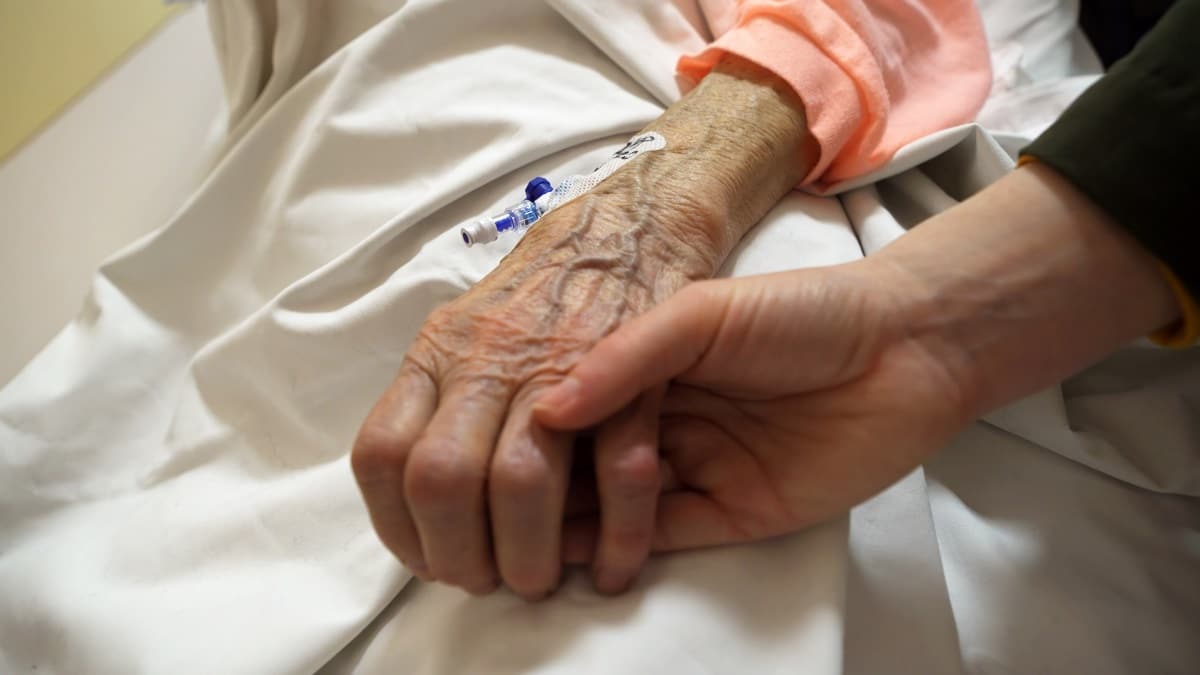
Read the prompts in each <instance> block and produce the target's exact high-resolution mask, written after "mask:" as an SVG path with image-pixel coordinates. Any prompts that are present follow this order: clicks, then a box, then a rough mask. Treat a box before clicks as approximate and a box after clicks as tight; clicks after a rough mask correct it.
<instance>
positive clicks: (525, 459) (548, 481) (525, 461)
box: [490, 455, 553, 498]
mask: <svg viewBox="0 0 1200 675" xmlns="http://www.w3.org/2000/svg"><path fill="white" fill-rule="evenodd" d="M490 478H491V485H492V490H493V492H494V494H496V495H498V496H500V497H521V498H530V497H544V496H549V494H550V489H551V487H552V481H553V474H552V472H551V470H550V467H549V466H548V465H547V464H546V461H545V460H544V459H542V458H540V457H536V456H532V455H525V456H520V457H512V456H498V457H497V458H496V460H495V464H494V466H493V467H492V475H491V477H490Z"/></svg>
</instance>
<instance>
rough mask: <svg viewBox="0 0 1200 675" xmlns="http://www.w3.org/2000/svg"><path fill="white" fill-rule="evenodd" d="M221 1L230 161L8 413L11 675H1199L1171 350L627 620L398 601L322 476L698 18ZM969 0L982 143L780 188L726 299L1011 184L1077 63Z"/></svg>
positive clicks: (633, 608)
mask: <svg viewBox="0 0 1200 675" xmlns="http://www.w3.org/2000/svg"><path fill="white" fill-rule="evenodd" d="M213 5H214V7H213V9H214V11H215V13H217V15H218V19H221V18H224V19H225V22H224V23H222V22H220V21H218V24H217V26H216V32H217V38H218V40H217V44H218V47H219V50H220V53H221V54H222V55H223V67H224V69H225V75H226V80H227V91H228V92H229V93H230V95H231V101H232V102H231V109H232V110H233V111H234V115H235V119H234V124H232V125H231V127H232V128H233V129H234V133H233V137H232V140H231V143H230V147H229V150H228V151H227V153H226V155H225V157H224V159H223V160H222V162H221V163H220V165H219V166H218V167H217V168H216V169H215V170H214V172H213V173H212V175H211V176H210V177H209V179H208V181H207V182H206V183H205V184H204V185H203V186H202V187H201V189H200V190H199V191H198V192H197V194H196V195H195V197H194V198H193V199H192V200H191V202H190V203H189V204H188V205H187V206H186V207H185V208H184V209H183V211H182V212H180V213H179V214H178V216H177V217H175V218H174V219H173V220H172V221H171V222H169V223H168V224H167V225H166V226H165V227H164V228H163V229H162V230H161V231H160V232H158V233H157V234H156V235H155V236H154V237H153V238H151V239H149V240H147V241H144V242H141V243H139V244H138V245H136V246H134V247H133V248H131V249H130V250H128V251H126V252H125V253H123V254H122V255H120V256H118V257H117V258H115V259H113V260H112V261H110V262H109V263H108V264H106V265H105V266H104V268H102V270H101V271H100V273H99V274H98V276H97V278H96V281H95V285H94V287H93V291H92V294H91V296H90V298H89V302H88V304H87V306H86V307H85V309H84V311H83V312H82V313H81V315H80V316H79V317H78V318H77V319H76V321H74V322H73V323H72V324H71V325H70V326H68V327H67V328H66V329H65V330H64V331H63V333H62V334H60V336H59V337H58V338H57V339H56V340H55V341H54V343H52V344H51V345H50V346H49V347H48V348H47V349H46V350H45V351H44V352H43V353H42V354H41V355H40V356H39V357H38V358H37V359H35V360H34V362H33V363H31V364H30V366H29V367H27V368H26V369H25V370H24V371H23V372H22V373H21V374H20V375H19V376H18V377H17V378H16V379H15V380H14V381H13V382H12V383H11V384H10V385H9V386H8V387H6V388H5V389H4V390H2V391H0V461H3V466H4V469H3V472H2V473H0V515H2V521H0V522H2V523H3V525H0V551H2V553H0V596H3V598H4V602H3V603H0V648H2V654H0V670H4V671H18V672H21V671H28V670H30V669H31V668H33V667H35V666H36V667H37V668H38V672H88V673H107V672H113V673H131V672H154V673H157V672H171V673H187V672H197V673H210V672H221V673H238V672H245V673H275V672H278V673H291V672H312V671H314V670H317V669H319V668H321V667H322V665H323V664H326V665H327V668H326V670H327V672H404V673H476V672H496V673H524V672H538V673H559V672H562V673H566V672H570V673H576V672H595V673H611V672H662V671H670V672H697V673H709V672H712V673H735V672H736V673H744V672H754V673H760V672H762V673H771V672H798V671H799V672H811V673H817V674H820V673H835V672H849V673H901V672H912V673H954V672H971V673H1007V672H1013V673H1025V672H1038V671H1042V672H1064V671H1070V672H1089V673H1108V672H1112V673H1119V672H1135V671H1142V672H1180V673H1182V672H1189V667H1190V666H1191V665H1194V664H1195V663H1197V662H1200V652H1198V649H1200V648H1198V647H1197V644H1196V641H1195V640H1194V639H1191V636H1194V635H1195V633H1196V629H1197V627H1198V626H1197V622H1198V621H1200V589H1198V588H1197V586H1200V584H1197V583H1195V580H1196V579H1197V577H1196V575H1195V574H1194V570H1195V569H1196V562H1197V560H1198V559H1200V546H1198V545H1197V543H1196V542H1197V537H1198V536H1200V535H1197V532H1198V531H1200V515H1198V511H1197V507H1196V502H1195V500H1194V497H1195V496H1196V495H1197V494H1198V493H1200V468H1198V467H1197V460H1196V455H1197V453H1196V448H1197V447H1198V446H1200V442H1198V441H1200V437H1198V432H1197V426H1198V425H1197V416H1196V410H1195V401H1196V400H1197V396H1200V392H1197V385H1196V382H1197V381H1198V380H1200V378H1198V377H1197V375H1198V374H1200V373H1198V370H1200V361H1198V359H1197V354H1196V352H1195V351H1194V350H1193V351H1191V352H1184V353H1166V352H1160V351H1157V350H1152V349H1149V348H1146V347H1145V346H1134V347H1131V348H1130V349H1129V350H1126V351H1124V352H1122V353H1121V354H1119V355H1118V356H1117V357H1114V358H1113V359H1110V360H1109V361H1108V362H1106V363H1105V364H1102V365H1101V366H1100V367H1098V368H1096V369H1093V370H1092V371H1089V373H1086V374H1085V375H1083V376H1081V377H1079V378H1075V379H1073V380H1071V381H1069V382H1068V383H1067V384H1066V385H1064V386H1063V387H1062V388H1059V389H1056V390H1054V391H1050V392H1046V393H1045V394H1043V395H1040V396H1039V397H1034V398H1033V399H1031V400H1029V401H1025V402H1022V403H1021V404H1018V405H1016V406H1013V407H1012V408H1010V409H1007V410H1005V411H1001V412H1000V413H998V414H997V415H994V416H993V417H992V418H990V423H981V424H978V425H976V426H975V427H973V428H972V429H971V430H969V431H968V432H966V433H965V434H964V435H963V436H962V437H961V438H960V439H959V440H957V441H956V442H955V443H954V444H953V446H952V447H951V448H949V449H948V450H947V451H946V452H944V453H943V454H942V455H941V456H939V458H938V459H936V460H935V461H934V462H932V463H930V465H928V466H927V467H925V468H924V469H923V470H921V471H918V472H916V473H914V474H913V475H912V476H910V477H908V478H907V479H905V481H903V482H902V483H900V484H899V485H897V486H896V487H895V488H893V489H892V490H890V491H888V492H887V493H885V494H884V495H882V496H881V497H880V498H878V499H876V500H874V501H873V502H871V503H870V504H868V505H866V506H864V507H863V508H860V509H858V510H856V512H855V513H854V515H853V516H852V517H851V518H850V519H849V524H848V526H847V523H846V522H842V523H835V524H831V525H829V526H826V527H823V528H818V529H817V530H814V531H812V532H807V533H803V534H801V535H797V536H794V537H789V538H785V539H782V540H779V541H775V542H769V543H764V544H759V545H755V546H746V547H739V548H730V549H722V550H714V551H704V552H697V553H690V554H683V555H676V556H670V557H667V558H663V559H661V560H658V561H656V562H655V563H654V564H653V565H652V566H651V568H650V569H649V570H648V572H647V574H646V577H645V579H644V580H643V582H642V584H641V585H640V586H639V588H638V590H637V591H636V593H634V594H633V595H630V596H628V597H625V598H622V599H619V600H615V601H614V600H605V599H600V598H597V597H595V596H593V595H592V594H591V593H590V592H589V591H588V590H587V588H586V584H585V583H584V582H583V580H581V579H579V578H573V579H571V580H569V581H568V583H567V586H566V587H565V588H564V591H563V593H561V594H560V595H559V596H556V597H555V598H554V599H552V600H550V601H548V602H546V603H542V604H539V605H526V604H524V603H522V602H520V601H518V600H517V599H515V598H513V597H512V596H509V595H506V594H498V595H496V596H492V597H489V598H485V599H469V598H467V596H465V595H463V594H461V593H458V592H456V591H452V590H448V589H443V588H439V587H431V586H426V585H422V584H418V583H415V582H410V581H409V577H408V575H407V573H406V572H404V570H403V569H402V568H400V566H399V565H398V564H397V563H395V562H394V561H393V560H391V559H390V558H389V556H388V555H387V554H386V552H385V551H383V549H382V548H381V547H380V546H379V544H378V543H377V542H376V540H375V539H374V536H373V534H372V533H371V531H370V528H369V525H368V524H367V521H366V518H365V515H364V512H363V509H362V507H361V504H360V503H359V500H358V496H357V493H356V492H355V490H354V486H353V482H352V480H351V478H350V474H349V470H348V466H347V464H346V461H345V452H346V449H347V448H348V447H349V443H350V441H351V440H352V438H353V435H354V431H355V429H356V427H357V424H358V421H359V420H360V418H361V416H362V415H363V413H364V412H365V411H366V410H367V409H368V407H369V405H370V403H371V402H372V400H373V398H374V397H375V396H376V395H377V394H378V393H379V392H380V391H382V389H383V388H384V386H385V385H386V383H387V381H388V379H389V378H390V376H391V373H392V372H393V371H394V370H395V368H396V366H397V364H398V362H399V359H400V358H401V356H402V355H403V352H404V349H405V347H406V345H407V343H408V340H409V339H410V338H411V336H412V334H413V333H414V332H415V330H416V329H417V328H418V327H419V325H420V322H421V320H422V318H423V317H424V316H425V314H427V313H428V311H429V310H430V309H431V308H433V307H434V306H436V305H437V304H439V303H441V302H443V301H445V300H447V299H449V298H451V297H453V296H454V295H456V294H457V293H460V292H461V291H462V290H463V289H465V288H467V287H468V286H469V285H470V284H471V283H473V282H474V281H475V280H477V279H478V278H480V277H481V276H482V275H484V274H485V273H486V272H487V271H488V270H489V269H491V268H492V267H493V266H494V265H495V264H496V262H497V261H498V259H499V257H500V256H501V255H503V253H504V248H505V246H503V245H498V246H494V247H485V248H476V249H471V250H470V251H465V250H464V249H463V248H462V246H461V243H460V242H459V241H458V240H457V239H456V237H455V235H454V233H453V231H452V228H453V225H455V224H456V223H458V222H460V221H462V220H465V219H466V218H468V217H470V216H474V215H477V214H479V213H482V212H486V211H488V210H490V209H492V208H494V207H496V206H499V205H501V204H503V203H505V202H507V201H508V200H510V199H511V197H512V195H513V193H514V192H515V191H516V189H517V188H518V187H519V186H520V185H521V184H522V182H523V179H524V178H527V177H528V176H529V175H534V174H538V173H542V174H546V175H551V176H554V175H563V174H566V173H571V172H573V171H575V170H577V169H579V168H582V167H586V166H590V165H593V164H594V163H595V160H596V159H597V158H598V157H600V156H602V155H604V154H605V153H607V152H609V151H611V149H613V148H614V147H616V146H617V145H619V143H620V142H621V141H622V140H623V139H624V138H625V137H627V136H628V135H629V134H631V133H633V132H634V131H636V130H637V129H638V128H640V127H641V126H642V125H643V124H645V123H646V122H647V121H649V120H650V119H652V118H653V117H654V116H655V115H657V114H658V112H659V111H660V110H661V108H662V106H663V105H664V104H665V103H668V102H669V100H670V99H671V97H673V96H674V95H675V90H674V89H673V86H674V85H673V80H672V79H671V77H670V73H671V72H672V71H671V67H672V62H673V60H674V57H675V55H676V54H678V53H679V52H680V51H682V50H684V49H690V48H692V47H693V46H694V45H696V44H698V43H699V42H700V41H701V40H702V36H703V33H704V30H705V28H704V26H703V25H702V23H701V22H700V20H699V17H700V15H699V14H698V12H696V8H695V6H694V4H693V3H690V2H683V1H682V0H680V1H679V2H676V3H661V2H649V1H638V0H627V1H622V2H606V3H603V4H599V3H594V2H585V1H583V0H557V1H553V2H548V3H543V2H539V1H536V0H518V1H511V2H505V3H492V2H482V1H475V2H472V1H469V0H442V1H441V2H434V1H432V0H427V1H421V0H411V1H408V2H405V1H403V0H392V1H391V2H387V1H384V0H376V1H373V2H372V1H369V0H355V1H352V2H341V3H332V2H329V3H322V2H318V1H317V0H311V1H309V2H307V3H305V4H304V5H303V6H301V5H299V4H295V5H291V8H292V9H290V10H288V11H285V12H280V13H279V14H278V15H276V13H275V12H274V11H268V9H269V8H270V7H272V4H271V3H269V2H267V3H262V2H255V1H253V0H244V1H241V0H228V1H226V2H214V3H213ZM983 5H984V8H985V10H986V11H987V17H988V25H989V30H990V32H991V34H992V37H993V39H994V41H995V43H996V45H997V56H996V61H997V63H1001V61H1002V59H1003V63H1004V64H1005V65H1004V67H1003V68H1000V69H998V73H997V75H998V77H997V81H998V85H997V90H996V96H994V98H993V100H992V102H991V103H990V104H989V108H988V110H986V111H985V114H984V116H983V117H982V118H981V119H982V121H983V124H984V126H985V127H987V128H988V129H991V130H993V131H994V132H995V133H989V132H987V131H984V130H983V129H981V128H979V127H975V126H971V127H964V128H961V129H957V130H951V131H950V132H946V133H943V134H940V135H938V136H937V137H935V138H931V139H927V140H925V141H923V142H921V143H918V144H915V145H914V146H913V147H912V148H909V149H908V150H907V151H905V152H904V153H902V154H901V156H900V157H898V159H897V161H896V162H895V163H893V165H891V166H890V167H889V168H888V169H887V170H886V171H884V172H881V173H880V174H878V175H876V176H873V177H871V179H872V180H871V181H870V184H868V185H865V186H864V187H859V188H856V189H850V188H854V186H841V188H842V189H843V190H846V191H845V192H844V193H843V194H841V196H840V197H817V196H810V195H802V194H795V195H792V196H790V197H789V198H788V199H786V200H785V202H784V203H783V204H781V206H780V207H779V208H777V209H776V210H775V211H774V212H773V213H772V214H771V216H769V217H768V219H767V220H766V221H764V223H763V224H762V225H760V227H759V228H757V229H756V230H755V231H754V232H753V233H752V234H751V235H750V236H749V237H748V238H747V241H746V242H745V243H744V245H743V246H742V247H741V249H740V250H739V252H738V253H737V254H736V255H735V256H734V258H733V259H732V260H731V262H730V264H729V265H728V269H727V272H728V273H731V274H749V273H759V272H765V271H771V270H776V269H786V268H792V267H799V266H804V265H819V264H830V263H835V262H839V261H843V260H849V259H853V258H855V257H858V256H860V255H862V252H863V249H866V251H867V252H868V253H869V252H870V251H873V250H875V249H877V248H878V247H880V246H882V245H886V243H887V242H888V241H891V240H892V239H894V238H895V237H896V236H900V235H901V234H902V233H903V231H904V228H906V227H911V226H913V225H915V224H916V223H917V222H919V221H920V219H922V218H923V217H925V216H927V215H929V214H931V213H934V212H936V211H938V210H941V209H942V208H945V207H946V206H947V205H949V204H952V203H953V202H954V201H955V200H957V199H962V198H964V197H965V196H967V195H969V194H970V193H971V192H973V191H974V190H977V189H979V188H980V187H981V186H982V185H984V184H986V183H987V182H989V181H990V180H994V179H995V177H997V176H998V175H1000V173H1002V172H1003V171H1005V170H1007V169H1008V168H1009V167H1010V166H1011V158H1010V156H1009V154H1007V153H1006V149H1011V147H1012V146H1014V145H1015V144H1016V143H1018V142H1020V139H1021V138H1028V136H1029V135H1030V134H1032V133H1036V131H1037V130H1038V129H1039V128H1040V126H1044V124H1046V123H1048V121H1049V120H1050V119H1052V118H1053V115H1054V114H1055V113H1056V112H1057V111H1058V109H1060V108H1061V106H1062V105H1063V104H1065V101H1066V100H1069V97H1070V96H1071V95H1073V93H1075V92H1078V90H1079V87H1080V84H1081V83H1082V82H1084V80H1078V79H1076V80H1069V81H1066V82H1064V81H1063V80H1062V78H1064V77H1067V76H1073V75H1080V74H1086V73H1081V72H1078V71H1079V70H1080V66H1079V65H1078V60H1077V59H1078V58H1082V57H1079V56H1078V55H1079V54H1080V52H1079V51H1078V43H1077V41H1076V38H1075V37H1074V33H1073V32H1072V30H1071V29H1070V26H1071V25H1072V21H1073V17H1072V16H1071V14H1070V7H1069V5H1059V4H1056V3H1046V2H1033V0H1025V1H1024V2H1022V3H999V2H997V3H983ZM284 6H285V5H284V4H281V5H280V7H284ZM297 7H303V9H304V10H305V11H297V10H296V8H297ZM222 12H224V14H222ZM318 17H324V18H323V19H321V20H318ZM1031 17H1033V18H1032V19H1031ZM248 26H249V27H250V28H251V29H247V27H248ZM1031 26H1032V27H1031ZM1064 26H1065V27H1066V28H1064ZM233 29H238V30H240V31H241V32H237V31H234V30H233ZM360 32H361V34H359V33H360ZM1038 35H1045V36H1052V39H1051V38H1046V39H1045V40H1043V41H1042V42H1036V43H1030V42H1028V40H1031V39H1032V38H1031V36H1035V37H1036V36H1038ZM1018 38H1020V39H1018ZM1021 40H1026V42H1022V41H1021ZM1030 55H1035V56H1036V57H1037V58H1036V59H1032V60H1031V57H1030ZM1085 55H1086V54H1085ZM1056 59H1057V60H1056ZM1055 64H1058V65H1055ZM1063 64H1066V65H1063ZM1056 69H1057V70H1056ZM528 73H538V77H537V78H530V77H528V76H527V74H528ZM1039 88H1040V89H1039ZM918 165H919V166H918ZM913 167H916V168H913ZM860 242H861V243H860ZM1181 495H1182V496H1181ZM402 589H403V590H402ZM401 591H402V592H401ZM397 594H398V595H397ZM377 616H378V619H377V620H375V621H372V620H373V619H374V618H375V617H377ZM356 636H357V637H358V639H357V640H355V638H356ZM352 641H353V643H352V644H349V647H347V645H348V643H351V642H352ZM331 658H333V659H335V660H334V661H333V662H329V660H330V659H331ZM327 662H329V663H327Z"/></svg>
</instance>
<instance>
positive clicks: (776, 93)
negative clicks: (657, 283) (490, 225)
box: [523, 57, 819, 278]
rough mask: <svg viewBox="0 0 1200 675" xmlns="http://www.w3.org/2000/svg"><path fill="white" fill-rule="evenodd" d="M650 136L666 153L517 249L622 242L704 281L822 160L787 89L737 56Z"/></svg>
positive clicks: (619, 177)
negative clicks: (662, 143)
mask: <svg viewBox="0 0 1200 675" xmlns="http://www.w3.org/2000/svg"><path fill="white" fill-rule="evenodd" d="M646 130H647V131H656V132H658V133H660V134H662V135H663V136H664V137H665V138H666V141H667V146H666V148H665V149H664V150H662V151H660V152H652V153H646V154H643V155H641V156H640V157H638V158H637V160H636V161H634V162H631V163H630V164H629V165H628V166H626V167H624V168H622V169H621V170H620V171H618V172H617V173H616V174H614V175H613V176H612V177H610V178H609V179H607V180H606V181H604V182H603V183H601V184H600V185H599V186H598V187H597V188H596V189H595V190H594V191H592V192H591V193H589V194H588V195H586V196H584V197H581V198H580V201H581V202H583V205H584V208H582V209H578V216H577V217H575V218H569V219H565V220H562V219H560V220H556V221H546V225H548V227H544V226H543V225H542V224H539V226H538V227H536V228H534V229H533V230H531V231H530V234H529V235H528V236H527V240H528V245H523V248H528V249H529V252H531V253H533V252H536V251H541V250H545V249H547V248H553V247H554V246H555V245H556V244H557V243H559V242H562V241H564V239H567V240H570V241H572V242H575V243H576V245H575V246H573V247H572V250H578V249H583V250H586V249H588V248H590V247H592V246H599V245H601V244H602V243H603V242H604V241H611V240H612V239H613V238H614V237H622V238H625V239H627V240H629V242H627V243H629V244H631V245H636V246H638V247H641V248H642V249H644V250H645V252H647V253H650V254H651V256H652V257H666V258H669V259H671V260H674V261H675V264H674V265H673V266H674V267H677V268H679V269H681V270H684V269H686V272H685V275H686V276H687V277H689V278H704V277H708V276H711V275H712V274H713V273H715V272H716V270H717V269H718V268H719V267H720V265H721V262H722V261H723V260H724V259H725V257H726V256H727V255H728V254H729V252H730V251H731V250H732V249H733V247H734V246H735V245H736V244H737V242H738V241H740V240H741V238H742V236H743V235H744V234H745V233H746V232H747V231H748V230H749V229H750V228H751V227H753V226H754V225H755V224H756V223H757V222H758V221H759V220H761V219H762V217H763V216H764V215H766V213H767V211H769V210H770V209H771V208H772V207H773V206H774V205H775V204H776V203H778V202H779V200H780V199H781V198H782V197H783V196H784V195H785V194H787V192H788V191H789V190H791V189H792V188H793V187H795V186H796V185H797V184H798V183H799V182H800V180H801V179H802V178H803V177H804V175H805V174H806V173H807V172H808V171H809V170H810V169H811V168H812V166H813V165H814V164H815V163H816V161H817V159H818V153H819V149H818V146H817V144H816V142H815V140H814V139H813V137H812V135H811V134H810V133H809V131H808V128H807V126H806V125H805V117H804V109H803V106H802V104H801V103H800V101H799V99H798V98H797V97H796V96H795V94H794V93H793V92H792V90H791V89H790V88H789V87H788V86H787V85H786V84H785V83H783V82H782V81H781V80H778V79H777V78H775V77H774V76H773V75H771V74H770V73H768V72H767V71H764V70H762V69H759V68H757V67H756V66H753V65H752V64H749V63H746V62H743V61H740V60H738V59H736V58H735V57H730V58H728V59H726V60H724V61H722V62H721V63H720V64H719V65H718V67H717V68H716V69H715V70H714V71H713V72H712V73H711V74H710V75H709V76H708V77H706V78H705V79H704V80H703V82H702V83H701V84H700V85H699V86H698V87H697V88H696V89H695V90H693V91H692V92H691V93H689V94H688V95H687V96H686V97H684V98H683V99H682V100H681V101H679V102H678V103H676V104H675V105H673V106H671V107H670V108H669V109H668V110H667V111H666V112H665V113H664V114H663V115H662V116H661V117H660V118H659V119H657V120H655V121H654V122H653V123H652V124H650V125H649V126H648V127H647V129H646Z"/></svg>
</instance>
